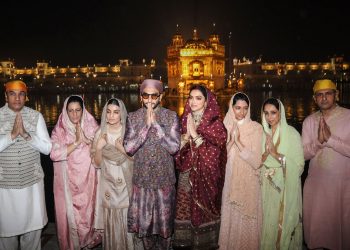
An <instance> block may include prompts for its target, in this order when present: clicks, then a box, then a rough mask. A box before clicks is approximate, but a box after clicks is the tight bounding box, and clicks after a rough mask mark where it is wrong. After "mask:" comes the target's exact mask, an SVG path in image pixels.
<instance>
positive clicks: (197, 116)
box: [192, 110, 204, 126]
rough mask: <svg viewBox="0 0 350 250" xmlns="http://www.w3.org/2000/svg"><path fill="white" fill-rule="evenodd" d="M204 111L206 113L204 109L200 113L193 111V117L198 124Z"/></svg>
mask: <svg viewBox="0 0 350 250" xmlns="http://www.w3.org/2000/svg"><path fill="white" fill-rule="evenodd" d="M203 113H204V110H203V111H202V112H200V113H192V118H193V121H194V124H195V125H196V126H198V125H199V123H200V122H201V120H202V116H203Z"/></svg>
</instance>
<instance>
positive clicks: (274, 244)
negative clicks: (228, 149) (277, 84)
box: [260, 101, 305, 250]
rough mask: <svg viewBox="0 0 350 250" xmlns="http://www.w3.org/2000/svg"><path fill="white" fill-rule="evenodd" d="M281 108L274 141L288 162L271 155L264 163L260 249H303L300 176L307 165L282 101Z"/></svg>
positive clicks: (264, 125) (298, 136)
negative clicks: (282, 161) (288, 122)
mask: <svg viewBox="0 0 350 250" xmlns="http://www.w3.org/2000/svg"><path fill="white" fill-rule="evenodd" d="M279 106H280V108H279V111H280V117H281V118H280V122H279V125H278V128H277V129H276V132H275V134H274V135H273V142H274V144H275V145H276V146H277V152H278V153H280V154H283V155H284V156H285V162H284V163H281V162H280V161H278V160H276V159H275V158H274V157H272V156H271V155H269V156H268V157H267V159H266V160H265V161H264V162H263V166H262V169H261V179H262V202H263V228H262V235H261V247H260V249H266V250H272V249H290V250H296V249H300V250H301V249H302V244H303V232H302V197H301V179H300V176H301V174H302V173H303V170H304V164H305V161H304V155H303V146H302V143H301V137H300V135H299V133H298V131H297V130H296V129H294V128H293V127H292V126H289V125H288V124H287V120H286V116H285V111H284V106H283V104H282V102H280V101H279ZM261 116H262V123H263V128H264V131H265V133H269V134H270V135H271V133H272V132H271V129H270V128H269V125H268V123H267V121H266V119H265V115H264V114H263V112H262V114H261ZM265 133H264V134H263V145H262V147H263V148H265V140H266V136H265ZM278 141H279V143H278Z"/></svg>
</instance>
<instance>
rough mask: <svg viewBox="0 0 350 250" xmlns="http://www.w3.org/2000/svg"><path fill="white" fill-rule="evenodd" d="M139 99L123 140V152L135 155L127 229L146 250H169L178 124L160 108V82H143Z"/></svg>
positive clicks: (178, 144) (165, 110)
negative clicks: (137, 107)
mask: <svg viewBox="0 0 350 250" xmlns="http://www.w3.org/2000/svg"><path fill="white" fill-rule="evenodd" d="M140 97H141V103H142V107H141V108H140V109H139V110H137V111H135V112H132V113H129V115H128V119H127V124H126V133H125V138H124V147H125V151H126V152H127V153H128V154H129V155H131V156H134V171H133V193H132V197H131V202H130V206H129V210H128V230H129V232H131V233H136V234H137V235H138V236H139V237H140V238H142V241H143V246H144V248H145V249H170V247H171V246H170V243H171V241H170V239H171V234H172V231H173V223H174V212H175V209H174V206H175V193H176V190H175V182H176V178H175V171H174V159H173V155H174V154H175V153H176V152H177V151H178V150H179V148H180V128H179V121H178V116H177V114H176V113H175V112H174V111H170V110H168V109H165V108H163V107H161V105H160V102H161V100H162V97H163V84H162V83H161V82H160V81H157V80H154V79H146V80H144V81H143V82H142V84H141V86H140Z"/></svg>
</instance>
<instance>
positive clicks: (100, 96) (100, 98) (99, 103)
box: [97, 94, 102, 105]
mask: <svg viewBox="0 0 350 250" xmlns="http://www.w3.org/2000/svg"><path fill="white" fill-rule="evenodd" d="M97 100H98V105H101V100H102V95H101V94H98V96H97Z"/></svg>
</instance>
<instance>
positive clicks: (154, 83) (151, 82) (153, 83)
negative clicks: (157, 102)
mask: <svg viewBox="0 0 350 250" xmlns="http://www.w3.org/2000/svg"><path fill="white" fill-rule="evenodd" d="M147 87H151V88H155V89H157V90H158V91H159V93H160V94H161V93H163V83H162V82H161V81H158V80H155V79H145V80H144V81H143V82H142V83H141V85H140V93H141V94H142V93H143V90H144V89H145V88H147Z"/></svg>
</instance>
